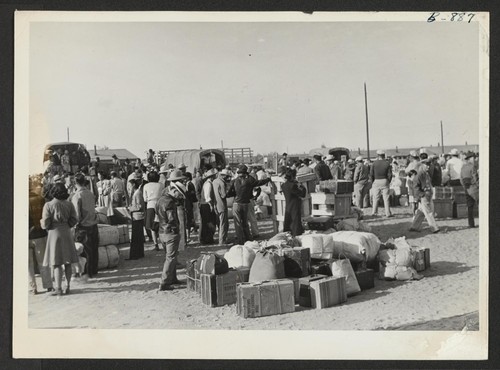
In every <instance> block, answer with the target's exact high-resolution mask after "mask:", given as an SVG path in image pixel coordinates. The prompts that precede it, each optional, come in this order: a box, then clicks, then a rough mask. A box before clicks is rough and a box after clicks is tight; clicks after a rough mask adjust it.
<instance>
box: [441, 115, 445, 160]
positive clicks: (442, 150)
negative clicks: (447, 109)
mask: <svg viewBox="0 0 500 370" xmlns="http://www.w3.org/2000/svg"><path fill="white" fill-rule="evenodd" d="M441 153H443V154H444V141H443V121H441Z"/></svg>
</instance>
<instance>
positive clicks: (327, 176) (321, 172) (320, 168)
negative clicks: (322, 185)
mask: <svg viewBox="0 0 500 370" xmlns="http://www.w3.org/2000/svg"><path fill="white" fill-rule="evenodd" d="M313 160H314V163H316V166H315V167H314V173H316V177H317V178H318V181H325V180H331V179H332V178H333V176H332V173H331V171H330V168H329V167H328V166H327V165H326V163H325V162H323V160H322V159H321V155H319V154H316V155H314V156H313Z"/></svg>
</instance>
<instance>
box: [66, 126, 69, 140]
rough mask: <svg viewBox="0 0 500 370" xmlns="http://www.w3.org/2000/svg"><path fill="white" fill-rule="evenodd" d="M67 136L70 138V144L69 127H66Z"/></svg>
mask: <svg viewBox="0 0 500 370" xmlns="http://www.w3.org/2000/svg"><path fill="white" fill-rule="evenodd" d="M66 134H67V136H68V140H67V141H68V143H69V127H66Z"/></svg>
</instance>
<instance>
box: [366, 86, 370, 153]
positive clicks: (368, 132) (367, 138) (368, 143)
mask: <svg viewBox="0 0 500 370" xmlns="http://www.w3.org/2000/svg"><path fill="white" fill-rule="evenodd" d="M365 113H366V151H367V157H368V160H370V131H369V129H368V98H367V95H366V82H365Z"/></svg>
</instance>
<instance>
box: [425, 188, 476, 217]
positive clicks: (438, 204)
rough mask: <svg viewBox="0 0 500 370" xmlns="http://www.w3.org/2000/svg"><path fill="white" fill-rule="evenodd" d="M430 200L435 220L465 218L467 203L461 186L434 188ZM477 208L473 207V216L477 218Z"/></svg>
mask: <svg viewBox="0 0 500 370" xmlns="http://www.w3.org/2000/svg"><path fill="white" fill-rule="evenodd" d="M432 199H433V202H434V213H435V215H436V218H452V217H453V218H466V217H467V201H466V198H465V190H464V188H463V187H462V186H436V187H434V188H433V194H432ZM478 215H479V208H478V207H477V204H476V206H475V207H474V216H475V217H478Z"/></svg>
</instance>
